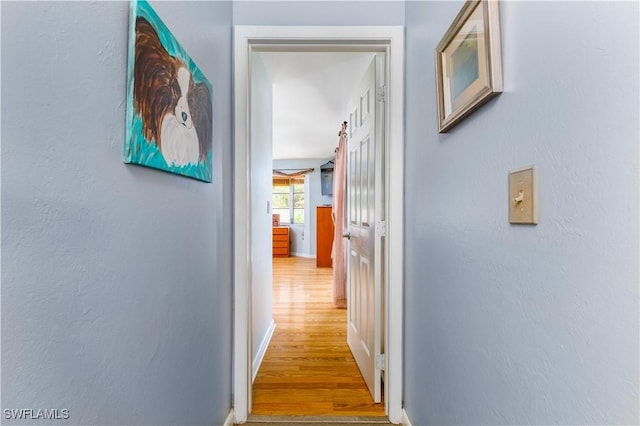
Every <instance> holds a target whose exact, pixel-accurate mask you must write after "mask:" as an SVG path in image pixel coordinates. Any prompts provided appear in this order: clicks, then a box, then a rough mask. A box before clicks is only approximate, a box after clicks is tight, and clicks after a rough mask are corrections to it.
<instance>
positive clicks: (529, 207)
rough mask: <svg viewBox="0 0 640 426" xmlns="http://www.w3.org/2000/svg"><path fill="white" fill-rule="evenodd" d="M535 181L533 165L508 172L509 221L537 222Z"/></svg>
mask: <svg viewBox="0 0 640 426" xmlns="http://www.w3.org/2000/svg"><path fill="white" fill-rule="evenodd" d="M537 183H538V182H537V176H536V168H535V167H534V166H530V167H527V168H525V169H520V170H514V171H512V172H510V173H509V223H524V224H533V225H536V224H537V223H538V193H537V190H538V188H537Z"/></svg>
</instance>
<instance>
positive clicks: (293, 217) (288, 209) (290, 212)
mask: <svg viewBox="0 0 640 426" xmlns="http://www.w3.org/2000/svg"><path fill="white" fill-rule="evenodd" d="M271 203H272V205H273V208H272V210H273V213H275V214H279V215H280V223H289V224H291V223H304V177H299V178H273V192H272V197H271Z"/></svg>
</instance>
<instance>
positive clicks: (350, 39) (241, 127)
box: [233, 26, 404, 423]
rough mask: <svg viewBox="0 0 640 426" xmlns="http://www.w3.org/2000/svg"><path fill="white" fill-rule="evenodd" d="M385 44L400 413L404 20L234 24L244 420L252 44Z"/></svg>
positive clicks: (390, 333)
mask: <svg viewBox="0 0 640 426" xmlns="http://www.w3.org/2000/svg"><path fill="white" fill-rule="evenodd" d="M296 50H297V51H361V52H368V51H372V52H373V51H378V52H379V51H384V52H386V53H387V76H388V80H387V81H388V84H389V87H388V90H387V94H388V95H387V102H388V106H387V116H386V123H387V127H386V129H385V138H384V142H385V146H384V151H385V163H386V164H385V184H384V186H385V190H384V191H385V195H386V207H385V209H386V211H385V217H386V238H385V239H384V241H385V242H384V246H385V247H384V248H385V250H384V251H385V253H386V256H385V257H384V268H383V271H384V277H383V287H384V290H383V291H384V299H385V303H384V353H385V354H386V365H385V412H386V414H387V416H388V417H389V420H390V421H391V422H392V423H400V420H401V418H402V371H403V365H402V357H403V355H402V347H403V341H402V335H403V328H402V324H403V287H404V276H403V266H404V243H403V219H404V181H403V179H404V129H403V126H404V28H403V27H401V26H376V27H370V26H365V27H321V26H317V27H316V26H311V27H294V26H286V27H284V26H282V27H274V26H235V27H234V102H235V107H234V117H235V118H234V122H235V124H234V126H235V127H234V131H235V134H234V283H233V286H234V302H233V303H234V341H233V411H234V419H235V421H236V422H237V423H244V422H246V420H247V418H248V415H249V407H250V406H251V385H252V383H251V353H252V349H251V288H250V286H251V193H250V191H251V188H250V183H251V150H250V144H249V142H250V137H251V135H250V107H251V105H250V95H251V87H250V81H251V76H250V70H251V59H250V58H251V54H252V52H254V51H296Z"/></svg>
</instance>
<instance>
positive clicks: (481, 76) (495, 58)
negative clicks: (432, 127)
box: [435, 0, 502, 133]
mask: <svg viewBox="0 0 640 426" xmlns="http://www.w3.org/2000/svg"><path fill="white" fill-rule="evenodd" d="M435 55H436V79H437V82H436V91H437V95H438V131H439V132H440V133H445V132H447V131H448V130H449V129H451V128H452V127H453V126H455V125H456V124H458V123H460V121H462V119H464V118H465V117H467V116H468V115H469V114H471V113H472V112H473V111H475V110H476V109H478V107H480V106H481V105H482V104H484V103H485V102H487V101H488V100H489V99H491V98H493V97H494V96H496V95H497V94H499V93H500V92H502V58H501V49H500V14H499V6H498V0H467V2H466V3H465V4H464V6H462V9H461V10H460V12H459V13H458V15H457V16H456V18H455V19H454V20H453V22H452V23H451V25H450V26H449V28H448V29H447V32H446V33H445V35H444V36H443V37H442V40H440V43H438V46H437V47H436V50H435Z"/></svg>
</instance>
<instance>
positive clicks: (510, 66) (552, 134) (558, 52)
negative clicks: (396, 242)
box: [404, 1, 640, 425]
mask: <svg viewBox="0 0 640 426" xmlns="http://www.w3.org/2000/svg"><path fill="white" fill-rule="evenodd" d="M500 4H501V7H502V9H501V24H502V41H503V44H502V47H503V60H504V66H503V71H504V77H505V93H503V94H502V95H500V96H499V97H498V98H497V99H495V100H493V101H491V102H490V103H489V104H487V105H485V106H484V107H482V108H481V109H480V110H479V111H477V112H476V113H474V114H473V115H472V116H470V117H469V118H467V119H466V120H465V121H464V122H463V123H462V124H460V125H459V126H458V127H455V128H454V129H452V130H451V131H450V132H449V134H447V135H439V134H438V131H437V123H436V101H435V75H434V55H433V50H434V48H435V46H436V44H437V43H438V41H439V39H440V37H441V36H442V34H444V32H445V30H446V29H447V26H448V25H449V23H450V22H451V21H452V20H453V18H454V17H455V16H456V14H457V12H458V11H459V9H460V7H461V6H462V2H431V1H430V2H408V3H407V4H406V7H407V10H406V12H407V13H406V16H407V20H406V25H407V30H406V34H407V44H406V66H407V68H406V174H405V185H406V186H405V193H406V206H405V229H406V231H405V255H406V265H405V278H406V293H405V307H406V316H405V326H406V329H405V336H404V341H405V372H406V373H405V378H404V380H405V395H404V397H405V404H406V410H407V412H408V414H409V418H410V419H411V420H412V422H413V424H419V425H427V424H438V425H447V424H458V425H461V424H476V425H478V424H638V423H639V421H640V419H639V417H638V400H639V399H638V359H639V356H638V335H639V330H638V298H639V296H638V283H639V277H638V246H639V241H638V214H639V212H638V175H639V174H638V140H639V134H638V117H639V113H640V111H639V110H638V98H639V91H638V84H639V80H638V75H639V73H638V59H639V58H638V51H639V44H638V38H639V37H638V3H637V2H635V3H631V2H626V3H621V2H584V3H582V2H522V1H517V2H516V1H509V2H506V1H505V2H501V3H500ZM530 164H535V165H536V166H537V167H538V172H539V184H540V185H539V195H540V198H539V200H540V224H539V225H538V226H535V227H533V226H512V225H509V223H508V218H507V200H508V195H507V174H508V172H509V171H510V170H514V169H517V168H520V167H523V166H527V165H530Z"/></svg>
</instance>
